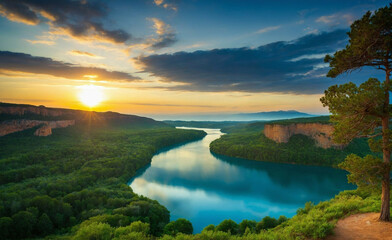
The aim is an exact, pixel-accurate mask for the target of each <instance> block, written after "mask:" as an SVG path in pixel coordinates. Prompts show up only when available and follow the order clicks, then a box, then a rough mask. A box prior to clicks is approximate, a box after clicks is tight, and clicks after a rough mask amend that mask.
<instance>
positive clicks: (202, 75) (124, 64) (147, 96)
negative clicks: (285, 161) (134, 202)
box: [0, 0, 389, 118]
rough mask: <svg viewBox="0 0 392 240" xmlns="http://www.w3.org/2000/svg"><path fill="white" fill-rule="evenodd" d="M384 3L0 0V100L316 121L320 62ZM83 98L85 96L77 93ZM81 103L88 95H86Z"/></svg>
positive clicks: (357, 77)
mask: <svg viewBox="0 0 392 240" xmlns="http://www.w3.org/2000/svg"><path fill="white" fill-rule="evenodd" d="M387 4H389V1H377V0H374V1H370V0H369V1H366V0H352V1H351V0H348V1H342V0H339V1H335V0H329V1H314V0H313V1H312V0H309V1H289V0H287V1H280V0H275V1H261V0H259V1H250V0H249V1H244V0H217V1H212V0H182V1H181V0H155V1H154V0H129V1H125V0H123V1H121V0H112V1H92V0H79V1H72V0H59V1H51V0H18V1H15V0H0V30H1V34H0V101H3V102H11V103H29V104H34V105H45V106H48V107H65V108H80V109H89V107H88V106H87V105H86V102H85V101H83V100H82V99H83V94H84V93H83V91H85V89H86V88H87V89H93V90H94V91H96V92H94V94H99V97H100V98H101V99H100V100H102V102H100V103H99V104H98V105H96V106H95V107H94V108H93V109H94V110H97V111H107V110H111V111H118V112H122V113H130V114H138V115H145V116H153V117H157V118H160V117H159V116H162V115H165V116H168V115H176V116H175V117H173V118H180V117H179V116H180V115H187V114H206V113H214V114H216V113H237V112H260V111H274V110H292V109H294V110H298V111H302V112H307V113H313V114H325V113H327V109H325V108H323V107H322V105H321V103H320V101H319V98H320V97H321V95H322V93H323V92H324V90H325V89H326V88H327V87H328V86H330V85H333V84H339V83H343V82H347V81H354V82H356V83H360V82H362V81H364V80H366V79H367V78H369V77H379V78H383V77H382V76H383V75H382V73H381V72H380V73H378V72H376V71H375V70H371V69H364V70H362V71H360V72H356V73H353V74H351V75H345V76H342V77H340V78H338V79H329V78H326V77H325V74H326V72H327V71H328V65H326V64H325V63H323V58H324V56H325V54H328V53H334V52H335V51H336V50H338V49H341V48H343V47H344V46H345V45H346V44H347V43H348V38H347V35H346V32H347V31H348V29H349V26H350V24H351V23H352V21H354V20H355V19H358V18H359V17H361V16H362V15H363V14H364V13H365V12H366V11H368V10H370V11H373V10H376V9H377V8H380V7H384V6H386V5H387ZM84 97H85V96H84ZM87 97H88V96H87Z"/></svg>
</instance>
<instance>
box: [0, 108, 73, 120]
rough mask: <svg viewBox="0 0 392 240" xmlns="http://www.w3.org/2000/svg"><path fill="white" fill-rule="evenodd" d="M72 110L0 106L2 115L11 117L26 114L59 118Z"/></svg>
mask: <svg viewBox="0 0 392 240" xmlns="http://www.w3.org/2000/svg"><path fill="white" fill-rule="evenodd" d="M71 111H72V110H66V109H56V108H46V107H44V106H38V107H36V106H26V105H21V106H12V107H10V106H0V113H2V114H9V115H19V116H22V115H26V114H34V115H39V116H45V117H59V116H62V115H65V114H67V113H70V112H71Z"/></svg>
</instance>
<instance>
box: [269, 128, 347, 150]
mask: <svg viewBox="0 0 392 240" xmlns="http://www.w3.org/2000/svg"><path fill="white" fill-rule="evenodd" d="M333 131H334V127H333V126H332V125H330V124H321V123H293V124H289V125H280V124H266V125H265V126H264V135H265V136H266V137H268V138H269V139H272V140H274V141H275V142H278V143H287V142H288V141H289V139H290V137H291V136H293V135H295V134H302V135H306V136H308V137H311V138H313V139H314V140H315V142H316V144H317V146H319V147H322V148H331V147H334V148H343V145H340V144H336V143H333V142H332V133H333Z"/></svg>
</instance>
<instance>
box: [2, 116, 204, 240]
mask: <svg viewBox="0 0 392 240" xmlns="http://www.w3.org/2000/svg"><path fill="white" fill-rule="evenodd" d="M34 131H35V129H30V130H26V131H23V132H18V133H13V134H10V135H7V136H4V137H1V138H0V146H1V148H0V168H1V172H0V183H1V185H0V239H7V238H12V239H21V238H32V237H39V236H41V237H42V236H46V235H51V234H55V235H56V236H60V235H65V236H70V235H73V233H74V231H76V229H78V226H80V227H81V228H83V226H87V225H88V226H89V227H92V226H91V225H90V224H89V223H91V222H96V221H98V222H109V223H110V224H111V226H112V227H123V226H128V225H129V224H130V223H131V222H135V221H142V222H144V223H148V224H149V233H150V234H152V235H160V234H161V233H162V232H163V228H164V227H165V225H166V224H168V223H169V219H170V213H169V211H168V210H167V209H166V208H165V207H164V206H162V205H160V204H159V203H158V202H156V201H153V200H151V199H148V198H145V197H141V196H138V195H136V194H134V193H133V192H132V189H131V188H130V187H129V186H127V185H126V183H127V181H129V179H130V178H131V177H132V176H134V175H135V173H136V171H137V170H138V169H139V168H141V167H143V166H145V165H146V164H148V163H149V162H150V161H151V157H152V156H153V154H154V153H156V152H157V151H158V150H159V149H161V148H164V147H168V146H172V145H174V144H180V143H184V142H188V141H193V140H196V139H200V138H202V137H204V136H205V133H204V132H202V131H195V130H178V129H175V128H172V127H163V128H162V127H161V128H156V127H146V128H140V127H138V128H134V127H125V125H123V126H121V127H111V126H109V125H106V126H100V127H98V126H89V125H83V124H80V125H76V126H72V127H68V128H64V129H56V130H54V132H53V133H54V134H53V135H51V136H48V137H36V136H34V135H33V132H34ZM75 226H76V227H75ZM97 227H98V228H99V226H97ZM76 239H77V238H76ZM97 239H98V238H97Z"/></svg>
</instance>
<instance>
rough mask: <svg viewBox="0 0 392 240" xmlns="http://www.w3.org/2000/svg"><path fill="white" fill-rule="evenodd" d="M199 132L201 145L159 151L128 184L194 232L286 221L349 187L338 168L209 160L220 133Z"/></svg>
mask: <svg viewBox="0 0 392 240" xmlns="http://www.w3.org/2000/svg"><path fill="white" fill-rule="evenodd" d="M193 129H200V128H193ZM200 130H204V131H205V132H207V136H205V137H204V138H203V139H202V140H199V141H195V142H191V143H188V144H184V145H181V146H176V147H173V148H170V149H165V150H163V151H161V152H159V153H158V154H156V155H155V156H154V157H153V158H152V162H151V164H150V165H148V166H146V167H145V168H143V169H141V170H139V172H138V174H137V175H136V176H135V178H133V179H131V181H130V182H129V184H130V186H131V187H132V189H133V191H134V192H135V193H137V194H140V195H144V196H147V197H149V198H151V199H155V200H158V201H159V202H160V203H161V204H162V205H164V206H166V207H167V209H168V210H169V211H170V214H171V220H175V219H177V218H186V219H188V220H190V221H191V222H192V224H193V228H194V233H198V232H201V230H202V229H203V228H204V227H205V226H207V225H209V224H215V225H217V224H219V223H220V222H221V221H222V220H224V219H232V220H234V221H236V222H237V223H239V222H241V221H242V220H243V219H253V220H256V221H260V219H261V218H263V217H264V216H272V217H279V216H280V215H285V216H287V217H292V216H293V215H295V213H296V210H297V209H298V208H299V207H303V206H304V204H305V203H306V202H308V201H312V202H314V203H318V202H319V201H323V200H327V199H330V198H332V197H334V196H335V194H337V193H338V192H339V191H342V190H345V189H353V188H354V186H353V185H351V184H348V183H347V180H346V173H345V172H344V171H341V170H338V169H333V168H328V167H315V166H303V165H291V164H279V163H269V162H258V161H250V160H245V159H238V158H231V157H224V156H221V155H215V154H213V153H211V152H210V150H209V144H210V143H211V142H212V141H213V140H215V139H217V138H219V137H220V136H221V135H222V133H221V132H220V130H219V129H200ZM315 157H317V156H315Z"/></svg>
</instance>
